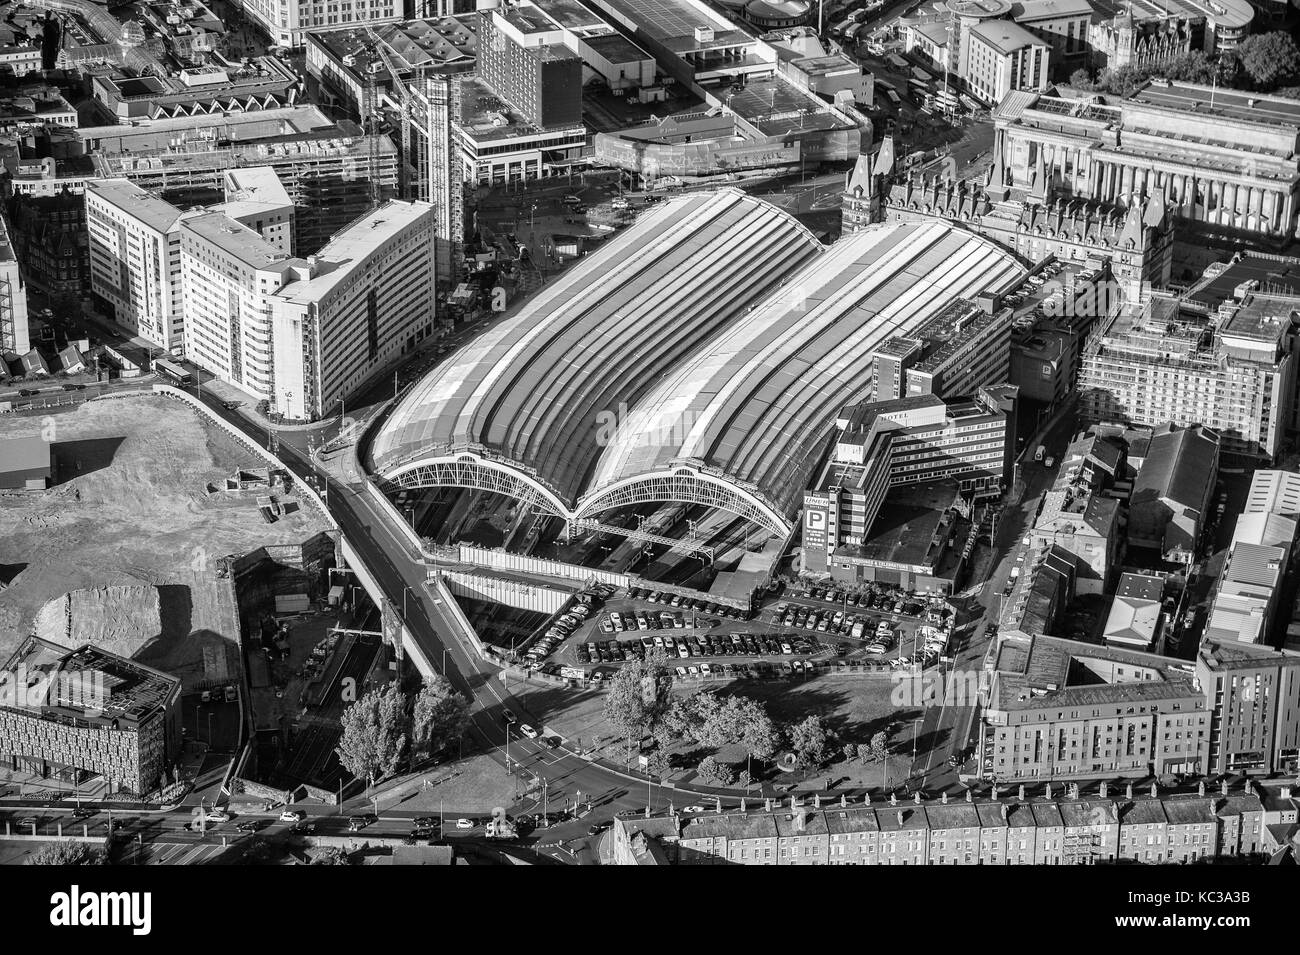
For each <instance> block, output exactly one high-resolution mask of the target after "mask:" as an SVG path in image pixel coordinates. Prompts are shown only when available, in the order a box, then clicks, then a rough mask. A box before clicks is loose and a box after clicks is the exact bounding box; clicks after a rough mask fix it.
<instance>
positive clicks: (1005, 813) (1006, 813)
mask: <svg viewBox="0 0 1300 955" xmlns="http://www.w3.org/2000/svg"><path fill="white" fill-rule="evenodd" d="M1010 817H1011V807H1010V806H1008V805H1007V804H1006V803H1003V804H1002V821H1003V822H1006V821H1007V820H1008V819H1009V818H1010Z"/></svg>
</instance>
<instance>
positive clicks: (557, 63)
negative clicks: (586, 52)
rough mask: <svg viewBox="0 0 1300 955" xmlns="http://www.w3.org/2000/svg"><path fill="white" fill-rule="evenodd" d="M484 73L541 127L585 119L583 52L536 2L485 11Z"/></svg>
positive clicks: (481, 43)
mask: <svg viewBox="0 0 1300 955" xmlns="http://www.w3.org/2000/svg"><path fill="white" fill-rule="evenodd" d="M478 69H479V75H480V76H482V77H483V80H484V81H485V82H486V83H487V84H488V85H489V86H490V87H492V89H494V90H496V91H497V93H499V94H500V95H501V96H502V98H504V99H505V100H506V101H507V102H509V103H510V105H511V106H513V107H514V108H515V109H517V110H519V112H520V113H521V114H522V115H523V116H524V118H525V119H527V120H528V122H530V123H532V124H534V125H535V126H537V127H538V128H540V129H544V130H545V129H559V128H565V127H569V126H576V125H580V124H581V123H582V58H581V57H580V56H578V54H577V53H575V52H574V51H573V50H571V49H570V48H569V47H567V46H566V45H565V44H564V33H563V30H562V29H561V27H560V25H559V24H558V23H556V22H555V21H554V20H552V19H551V18H550V17H548V16H546V15H545V14H544V13H543V12H542V11H541V10H539V9H538V8H537V7H535V6H533V5H532V4H525V5H521V6H518V7H516V6H513V5H511V6H503V7H500V8H498V9H495V10H483V11H481V12H480V13H479V28H478Z"/></svg>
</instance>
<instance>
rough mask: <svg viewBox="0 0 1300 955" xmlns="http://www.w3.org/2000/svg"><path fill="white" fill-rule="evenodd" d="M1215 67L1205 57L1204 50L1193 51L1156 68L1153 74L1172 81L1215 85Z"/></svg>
mask: <svg viewBox="0 0 1300 955" xmlns="http://www.w3.org/2000/svg"><path fill="white" fill-rule="evenodd" d="M1214 73H1215V65H1214V64H1213V63H1212V62H1210V58H1209V57H1208V56H1206V55H1205V51H1204V50H1192V51H1191V52H1190V53H1183V54H1182V55H1180V56H1176V57H1174V58H1173V59H1172V60H1170V61H1169V62H1167V63H1165V64H1164V65H1163V66H1159V67H1156V69H1155V70H1154V71H1153V74H1154V75H1156V76H1163V77H1165V78H1166V79H1170V80H1181V81H1183V82H1185V83H1205V84H1209V83H1213V82H1214Z"/></svg>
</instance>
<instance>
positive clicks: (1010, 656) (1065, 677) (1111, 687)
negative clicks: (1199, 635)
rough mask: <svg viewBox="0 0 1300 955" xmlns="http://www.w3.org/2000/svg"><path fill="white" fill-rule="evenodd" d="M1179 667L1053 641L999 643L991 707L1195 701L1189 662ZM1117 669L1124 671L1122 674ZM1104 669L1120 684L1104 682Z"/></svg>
mask: <svg viewBox="0 0 1300 955" xmlns="http://www.w3.org/2000/svg"><path fill="white" fill-rule="evenodd" d="M1179 664H1180V661H1177V660H1173V659H1170V658H1167V657H1160V656H1156V655H1154V654H1149V653H1141V652H1139V651H1136V650H1125V649H1122V648H1119V647H1111V646H1098V645H1096V644H1091V643H1080V642H1078V641H1075V640H1063V639H1061V638H1059V637H1048V636H1035V637H1033V638H1032V639H1029V638H1011V639H1003V640H1002V642H1001V644H1000V645H999V646H998V651H997V660H996V663H995V664H994V671H995V673H996V683H995V686H996V689H997V694H996V696H997V698H996V700H995V701H994V705H995V706H996V708H997V709H1001V710H1016V709H1034V708H1038V707H1052V706H1086V705H1090V704H1104V703H1128V702H1134V703H1136V702H1144V703H1145V702H1155V701H1160V700H1167V699H1168V700H1173V699H1183V698H1186V697H1189V696H1191V697H1197V698H1199V697H1200V693H1199V691H1198V690H1197V689H1196V686H1195V684H1194V683H1193V682H1192V674H1191V672H1190V664H1186V663H1183V664H1181V668H1180V665H1179ZM1120 668H1124V669H1125V670H1126V672H1125V673H1124V674H1122V675H1121V674H1120V673H1119V669H1120ZM1108 669H1109V670H1110V672H1112V673H1113V674H1114V676H1113V679H1115V680H1116V681H1123V682H1106V680H1105V679H1104V678H1103V677H1102V675H1101V674H1102V673H1105V672H1107V670H1108ZM1139 674H1140V676H1139Z"/></svg>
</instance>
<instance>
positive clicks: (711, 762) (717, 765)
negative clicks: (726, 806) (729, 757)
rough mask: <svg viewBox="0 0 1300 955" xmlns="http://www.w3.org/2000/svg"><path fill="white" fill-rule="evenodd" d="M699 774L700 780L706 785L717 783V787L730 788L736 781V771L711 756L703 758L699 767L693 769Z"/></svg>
mask: <svg viewBox="0 0 1300 955" xmlns="http://www.w3.org/2000/svg"><path fill="white" fill-rule="evenodd" d="M695 771H696V772H697V773H699V774H700V778H701V779H703V780H704V781H705V782H706V783H717V784H718V785H719V786H730V785H731V784H732V783H733V782H735V781H736V771H735V770H734V769H733V768H732V767H731V765H730V764H729V763H724V762H722V761H720V760H718V759H716V758H714V757H713V756H705V757H704V758H703V759H702V760H700V765H699V766H697V767H696V768H695Z"/></svg>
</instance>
